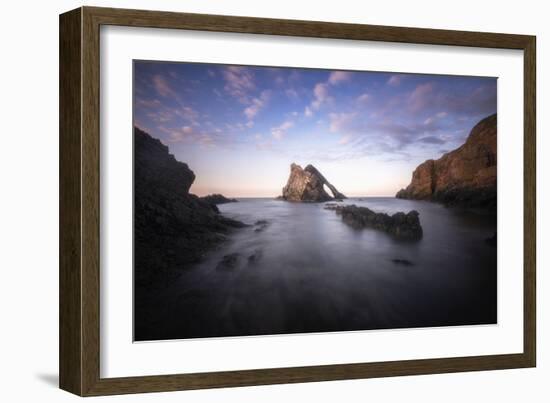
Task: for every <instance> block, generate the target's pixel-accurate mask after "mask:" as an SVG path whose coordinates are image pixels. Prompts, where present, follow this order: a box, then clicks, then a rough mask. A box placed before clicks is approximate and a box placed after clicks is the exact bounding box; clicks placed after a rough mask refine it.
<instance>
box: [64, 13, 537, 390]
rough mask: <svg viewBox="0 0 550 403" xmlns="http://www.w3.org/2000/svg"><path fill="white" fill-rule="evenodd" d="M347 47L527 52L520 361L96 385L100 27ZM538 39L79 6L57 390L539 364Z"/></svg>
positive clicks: (68, 24) (507, 358)
mask: <svg viewBox="0 0 550 403" xmlns="http://www.w3.org/2000/svg"><path fill="white" fill-rule="evenodd" d="M102 25H119V26H132V27H150V28H171V29H186V30H202V31H216V32H232V33H252V34H268V35H285V36H301V37H316V38H336V39H351V40H358V41H364V40H368V41H380V42H401V43H414V44H434V45H449V46H455V45H456V46H473V47H484V48H499V49H519V50H523V52H524V100H523V105H524V133H523V136H524V221H523V222H524V245H523V248H524V267H523V276H524V290H523V293H524V306H523V312H524V326H523V343H524V344H523V346H524V347H523V353H520V354H503V355H488V356H467V357H454V358H440V359H419V360H405V361H391V362H371V363H359V364H357V363H354V364H339V365H322V366H307V367H291V368H276V369H254V370H239V371H229V372H210V373H192V374H174V375H158V376H139V377H126V378H101V377H100V336H99V335H100V315H99V301H100V299H99V290H100V277H99V245H100V230H99V228H100V226H99V220H100V211H99V205H100V198H99V189H100V172H99V158H100V147H99V138H100V136H99V131H100V127H99V113H100V112H99V111H100V105H99V103H100V101H99V91H100V84H99V74H100V73H99V72H100V62H99V59H100V58H99V54H100V49H99V47H100V45H99V44H100V41H99V35H100V26H102ZM535 43H536V42H535V37H534V36H527V35H510V34H497V33H483V32H461V31H447V30H436V29H419V28H402V27H389V26H374V25H357V24H340V23H329V22H314V21H294V20H277V19H265V18H250V17H230V16H219V15H200V14H186V13H172V12H159V11H142V10H122V9H109V8H95V7H81V8H78V9H75V10H73V11H69V12H67V13H64V14H62V15H61V16H60V88H59V90H60V274H59V284H60V294H59V299H60V316H59V318H60V344H59V362H60V364H59V366H60V387H61V388H62V389H64V390H66V391H69V392H72V393H74V394H77V395H80V396H96V395H112V394H122V393H141V392H160V391H172V390H186V389H200V388H218V387H233V386H248V385H265V384H278V383H294V382H315V381H328V380H342V379H358V378H371V377H387V376H400V375H417V374H435V373H449V372H459V371H480V370H497V369H507V368H525V367H534V366H535V365H536V347H535V346H536V311H535V301H536V295H535V255H536V221H535V218H536V217H535V207H536V205H535V203H536V172H535V169H536V168H535V167H536V160H535V158H536V157H535V121H536V119H535V112H536V104H535V101H536V95H535V89H536V85H535V83H536V81H535V80H536V79H535V74H536V73H535V60H536V56H535V54H536V50H535V46H536V45H535Z"/></svg>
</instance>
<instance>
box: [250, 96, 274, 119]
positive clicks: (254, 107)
mask: <svg viewBox="0 0 550 403" xmlns="http://www.w3.org/2000/svg"><path fill="white" fill-rule="evenodd" d="M270 96H271V91H267V90H266V91H262V93H261V94H260V96H259V97H258V98H253V99H252V104H251V105H250V106H248V107H247V108H245V110H244V114H245V115H246V117H247V118H248V119H249V120H251V119H254V117H255V116H256V115H257V114H258V112H260V110H261V109H263V108H264V107H265V105H266V104H267V103H268V101H269V98H270Z"/></svg>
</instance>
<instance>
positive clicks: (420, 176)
mask: <svg viewBox="0 0 550 403" xmlns="http://www.w3.org/2000/svg"><path fill="white" fill-rule="evenodd" d="M396 197H397V198H401V199H419V200H433V201H439V202H443V203H445V204H448V205H461V206H467V207H485V208H490V209H494V208H496V202H497V115H496V114H494V115H491V116H489V117H487V118H485V119H483V120H481V121H480V122H479V123H478V124H476V125H475V126H474V128H473V129H472V131H471V132H470V134H469V136H468V139H467V140H466V142H465V143H464V144H463V145H462V146H460V147H459V148H457V149H456V150H453V151H451V152H448V153H446V154H444V155H443V156H442V157H441V158H440V159H438V160H427V161H425V162H423V163H422V164H420V165H419V166H418V167H417V168H416V169H415V171H414V172H413V175H412V180H411V183H410V184H409V185H408V186H407V187H406V188H405V189H401V190H400V191H399V192H397V194H396Z"/></svg>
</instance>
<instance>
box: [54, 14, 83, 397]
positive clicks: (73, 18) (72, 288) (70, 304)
mask: <svg viewBox="0 0 550 403" xmlns="http://www.w3.org/2000/svg"><path fill="white" fill-rule="evenodd" d="M80 21H81V11H80V10H74V11H71V12H69V13H66V14H63V15H61V16H60V18H59V22H60V27H59V66H60V69H59V386H60V387H61V388H62V389H65V390H67V391H69V392H72V393H76V394H82V389H81V385H80V379H81V376H82V356H81V352H82V349H83V346H82V339H81V334H82V328H81V324H82V309H81V308H82V306H81V290H82V288H81V284H82V282H81V275H82V271H81V266H80V257H81V238H80V236H81V233H82V231H81V229H82V228H81V225H80V213H81V209H80V208H81V206H80V190H81V186H80V185H81V177H80V156H81V153H80V129H81V115H80V112H81V110H82V104H81V98H80V83H81V75H82V70H81V68H82V64H81V52H82V48H81V35H80Z"/></svg>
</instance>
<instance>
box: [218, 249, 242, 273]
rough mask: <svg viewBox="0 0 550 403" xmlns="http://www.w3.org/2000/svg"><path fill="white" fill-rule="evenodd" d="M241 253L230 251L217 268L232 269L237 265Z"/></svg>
mask: <svg viewBox="0 0 550 403" xmlns="http://www.w3.org/2000/svg"><path fill="white" fill-rule="evenodd" d="M239 257H240V255H239V254H238V253H230V254H229V255H225V256H224V257H223V258H222V260H221V261H220V262H219V263H218V265H217V266H216V269H217V270H232V269H234V268H235V267H237V264H238V263H239Z"/></svg>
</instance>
